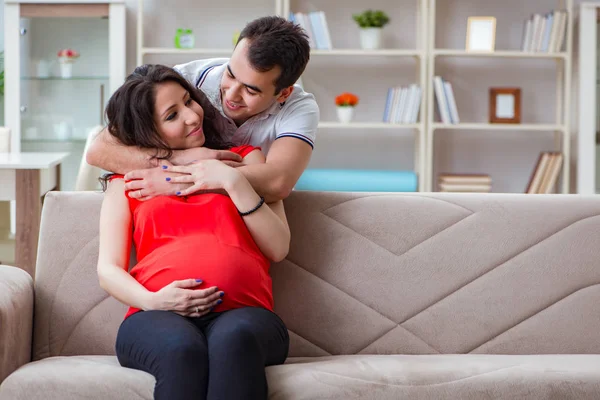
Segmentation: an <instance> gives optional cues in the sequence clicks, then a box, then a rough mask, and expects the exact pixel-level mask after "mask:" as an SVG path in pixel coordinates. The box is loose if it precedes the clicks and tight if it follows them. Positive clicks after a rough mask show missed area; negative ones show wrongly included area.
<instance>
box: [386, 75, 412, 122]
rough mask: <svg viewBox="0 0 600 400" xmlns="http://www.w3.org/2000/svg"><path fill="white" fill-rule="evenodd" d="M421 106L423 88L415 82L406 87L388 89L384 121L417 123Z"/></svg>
mask: <svg viewBox="0 0 600 400" xmlns="http://www.w3.org/2000/svg"><path fill="white" fill-rule="evenodd" d="M420 107H421V88H420V87H419V86H418V85H417V84H415V83H413V84H411V85H409V86H405V87H401V86H400V87H393V88H389V89H388V94H387V98H386V101H385V108H384V111H383V122H387V123H391V124H415V123H417V120H418V118H419V109H420Z"/></svg>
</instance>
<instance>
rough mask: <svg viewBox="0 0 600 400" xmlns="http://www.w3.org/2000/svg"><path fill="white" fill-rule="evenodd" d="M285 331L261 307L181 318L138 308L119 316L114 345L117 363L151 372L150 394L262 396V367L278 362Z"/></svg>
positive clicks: (264, 390) (282, 355) (168, 396)
mask: <svg viewBox="0 0 600 400" xmlns="http://www.w3.org/2000/svg"><path fill="white" fill-rule="evenodd" d="M288 347H289V336H288V332H287V329H286V327H285V325H284V323H283V321H282V320H281V319H280V318H279V317H278V316H277V315H276V314H274V313H272V312H271V311H268V310H265V309H263V308H253V307H246V308H238V309H235V310H230V311H225V312H221V313H210V314H207V315H205V316H203V317H200V318H186V317H182V316H180V315H178V314H175V313H173V312H169V311H143V312H138V313H136V314H133V315H131V316H130V317H129V318H127V319H125V321H123V323H122V324H121V327H120V328H119V333H118V334H117V344H116V351H117V357H118V359H119V363H120V364H121V365H122V366H123V367H127V368H134V369H138V370H142V371H146V372H148V373H150V374H152V375H154V377H155V378H156V386H155V387H154V398H155V399H157V400H162V399H171V400H183V399H194V400H198V399H210V400H215V399H226V400H232V399H252V400H254V399H257V400H259V399H266V398H267V396H268V389H267V379H266V375H265V367H266V366H268V365H276V364H282V363H283V362H284V361H285V359H286V357H287V353H288Z"/></svg>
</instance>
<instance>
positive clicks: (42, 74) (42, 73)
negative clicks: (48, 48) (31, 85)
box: [36, 59, 53, 78]
mask: <svg viewBox="0 0 600 400" xmlns="http://www.w3.org/2000/svg"><path fill="white" fill-rule="evenodd" d="M52 64H53V62H52V61H48V60H43V59H42V60H39V61H38V62H37V65H36V67H37V77H38V78H49V77H50V71H51V67H52Z"/></svg>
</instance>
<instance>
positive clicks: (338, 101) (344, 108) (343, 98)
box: [335, 92, 358, 124]
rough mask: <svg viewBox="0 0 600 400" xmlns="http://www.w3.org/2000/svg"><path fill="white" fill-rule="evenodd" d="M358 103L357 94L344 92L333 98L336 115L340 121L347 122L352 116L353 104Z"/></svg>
mask: <svg viewBox="0 0 600 400" xmlns="http://www.w3.org/2000/svg"><path fill="white" fill-rule="evenodd" d="M357 104H358V96H356V95H355V94H352V93H348V92H344V93H342V94H340V95H339V96H336V98H335V105H336V106H337V116H338V120H339V121H340V122H341V123H344V124H348V123H350V122H351V121H352V118H353V117H354V106H356V105H357Z"/></svg>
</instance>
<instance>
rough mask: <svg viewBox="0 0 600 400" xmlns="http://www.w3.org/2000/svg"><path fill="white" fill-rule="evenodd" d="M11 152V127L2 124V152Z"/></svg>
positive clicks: (0, 147) (0, 128)
mask: <svg viewBox="0 0 600 400" xmlns="http://www.w3.org/2000/svg"><path fill="white" fill-rule="evenodd" d="M8 152H10V129H8V128H6V127H4V126H0V153H8Z"/></svg>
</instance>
